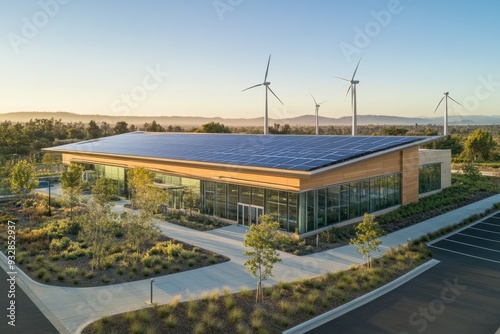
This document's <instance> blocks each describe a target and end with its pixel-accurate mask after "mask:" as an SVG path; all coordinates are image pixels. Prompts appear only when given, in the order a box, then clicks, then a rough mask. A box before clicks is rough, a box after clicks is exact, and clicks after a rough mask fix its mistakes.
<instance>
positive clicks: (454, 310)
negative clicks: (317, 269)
mask: <svg viewBox="0 0 500 334" xmlns="http://www.w3.org/2000/svg"><path fill="white" fill-rule="evenodd" d="M428 246H429V247H430V249H431V250H432V252H433V257H434V258H435V259H437V260H439V261H440V263H439V264H437V265H436V266H434V267H432V268H431V269H429V270H427V271H426V272H424V273H422V274H420V275H419V276H417V277H415V278H414V279H412V280H410V281H408V282H407V283H405V284H403V285H402V286H400V287H398V288H396V289H394V290H393V291H391V292H389V293H387V294H385V295H383V296H381V297H379V298H377V299H375V300H373V301H371V302H369V303H367V304H365V305H363V306H361V307H358V308H357V309H355V310H352V311H351V312H348V313H346V314H344V315H342V316H340V317H338V318H336V319H334V320H332V321H330V322H328V323H325V324H323V325H321V326H319V327H317V328H315V329H313V330H311V331H309V332H308V333H314V334H330V333H349V334H364V333H384V334H392V333H396V334H412V333H418V334H422V333H431V334H434V333H464V334H468V333H478V334H479V333H491V334H493V333H497V334H500V285H499V284H498V281H499V278H500V212H499V213H496V214H495V215H494V216H492V217H489V218H485V219H483V220H481V221H479V222H478V223H475V224H473V225H470V226H467V227H465V228H463V229H461V230H458V231H455V232H453V233H452V234H450V235H447V236H444V237H443V238H441V239H437V240H436V241H433V242H431V243H429V245H428Z"/></svg>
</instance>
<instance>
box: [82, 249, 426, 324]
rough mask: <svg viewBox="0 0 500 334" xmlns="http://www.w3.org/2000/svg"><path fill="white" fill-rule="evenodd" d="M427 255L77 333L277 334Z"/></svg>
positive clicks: (388, 258)
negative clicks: (260, 298)
mask: <svg viewBox="0 0 500 334" xmlns="http://www.w3.org/2000/svg"><path fill="white" fill-rule="evenodd" d="M430 256H431V253H430V251H429V250H428V249H427V248H426V247H425V245H423V244H421V243H415V244H412V245H409V246H405V247H402V248H400V249H398V250H395V249H394V250H390V251H389V252H388V253H387V254H386V255H384V256H383V257H382V258H380V259H377V260H374V261H373V263H374V269H372V270H369V269H367V268H366V267H365V266H354V267H352V268H350V269H349V270H347V271H343V272H337V273H330V274H326V275H322V276H320V277H317V278H313V279H306V280H300V281H296V282H292V283H285V282H279V283H278V284H277V285H276V286H274V287H267V288H265V289H264V294H265V298H264V302H263V303H261V304H256V303H255V291H254V290H251V289H249V288H242V289H241V291H240V292H239V293H236V294H231V293H229V291H228V290H227V289H223V290H222V291H218V290H216V291H211V292H206V293H205V294H203V295H202V296H201V299H199V300H194V299H193V300H190V301H188V302H183V303H181V302H179V299H180V298H179V297H177V298H174V300H173V301H172V302H171V303H170V304H166V305H162V306H155V307H152V308H147V309H142V310H139V311H134V312H128V313H123V314H119V315H115V316H112V317H105V318H103V319H101V320H99V321H97V322H95V323H93V324H91V325H89V326H88V327H87V328H86V329H85V330H84V331H83V333H85V334H91V333H95V334H97V333H112V332H115V333H151V334H152V333H281V332H282V331H283V330H285V329H287V328H290V327H293V326H294V325H297V324H300V323H302V322H304V321H306V320H308V319H310V318H312V317H314V316H317V315H319V314H321V313H324V312H326V311H328V310H330V309H332V308H335V307H337V306H340V305H342V304H344V303H346V302H348V301H350V300H352V299H355V298H357V297H359V296H361V295H363V294H365V293H367V292H369V291H371V290H373V289H375V288H377V287H380V286H382V285H384V284H386V283H388V282H390V281H392V280H394V279H395V278H397V277H399V276H401V275H403V274H404V273H406V272H408V271H410V270H411V269H413V268H415V267H417V266H419V265H420V264H422V263H424V262H425V261H427V260H428V259H429V258H430Z"/></svg>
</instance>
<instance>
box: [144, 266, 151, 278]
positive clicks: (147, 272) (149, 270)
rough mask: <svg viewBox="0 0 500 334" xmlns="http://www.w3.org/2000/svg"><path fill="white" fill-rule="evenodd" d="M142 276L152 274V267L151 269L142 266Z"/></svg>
mask: <svg viewBox="0 0 500 334" xmlns="http://www.w3.org/2000/svg"><path fill="white" fill-rule="evenodd" d="M142 276H144V277H149V276H151V269H149V268H142Z"/></svg>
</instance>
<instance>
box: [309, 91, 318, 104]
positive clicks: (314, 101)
mask: <svg viewBox="0 0 500 334" xmlns="http://www.w3.org/2000/svg"><path fill="white" fill-rule="evenodd" d="M309 95H311V97H312V98H313V101H314V103H316V104H318V102H316V99H315V98H314V96H313V95H312V94H311V92H309Z"/></svg>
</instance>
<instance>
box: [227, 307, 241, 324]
mask: <svg viewBox="0 0 500 334" xmlns="http://www.w3.org/2000/svg"><path fill="white" fill-rule="evenodd" d="M228 317H229V320H230V321H231V322H234V323H238V322H240V321H241V320H242V319H243V311H242V310H241V309H240V308H238V307H235V308H233V309H232V310H231V311H230V312H229V315H228Z"/></svg>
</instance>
